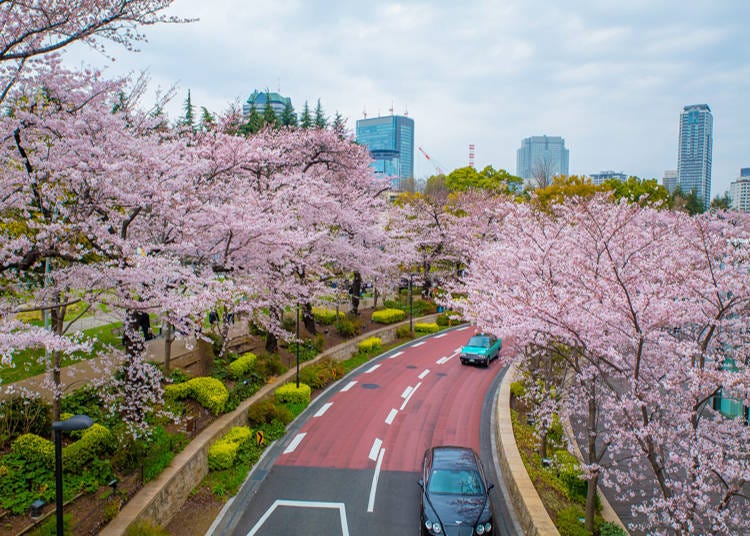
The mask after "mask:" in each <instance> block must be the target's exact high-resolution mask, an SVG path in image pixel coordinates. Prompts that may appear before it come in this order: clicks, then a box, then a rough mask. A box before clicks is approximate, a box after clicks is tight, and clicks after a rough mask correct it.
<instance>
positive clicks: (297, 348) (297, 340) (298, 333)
mask: <svg viewBox="0 0 750 536" xmlns="http://www.w3.org/2000/svg"><path fill="white" fill-rule="evenodd" d="M299 342H300V341H299V302H297V389H299Z"/></svg>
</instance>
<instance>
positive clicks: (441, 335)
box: [433, 333, 448, 339]
mask: <svg viewBox="0 0 750 536" xmlns="http://www.w3.org/2000/svg"><path fill="white" fill-rule="evenodd" d="M446 335H448V334H447V333H441V334H440V335H435V336H434V337H433V339H442V338H443V337H445V336H446Z"/></svg>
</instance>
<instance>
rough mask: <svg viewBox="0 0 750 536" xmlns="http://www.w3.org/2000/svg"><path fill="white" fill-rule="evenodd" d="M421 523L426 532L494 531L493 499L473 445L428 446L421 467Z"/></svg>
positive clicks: (469, 534) (433, 535) (463, 534)
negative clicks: (491, 499)
mask: <svg viewBox="0 0 750 536" xmlns="http://www.w3.org/2000/svg"><path fill="white" fill-rule="evenodd" d="M419 486H420V487H421V488H422V497H421V501H420V507H421V508H420V514H419V515H420V526H421V534H422V535H423V536H438V535H441V536H442V535H443V534H445V535H446V536H474V535H477V536H482V535H486V534H492V527H493V518H492V502H491V501H490V490H491V489H492V488H493V485H492V484H489V483H487V480H486V478H485V476H484V469H483V468H482V462H481V461H480V460H479V456H477V454H476V453H475V452H474V451H473V450H472V449H470V448H466V447H453V446H440V447H432V448H430V449H427V451H426V452H425V455H424V465H423V467H422V479H421V480H420V481H419Z"/></svg>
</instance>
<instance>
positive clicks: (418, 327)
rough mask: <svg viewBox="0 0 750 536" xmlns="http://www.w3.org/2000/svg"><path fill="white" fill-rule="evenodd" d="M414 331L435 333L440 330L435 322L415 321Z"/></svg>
mask: <svg viewBox="0 0 750 536" xmlns="http://www.w3.org/2000/svg"><path fill="white" fill-rule="evenodd" d="M414 331H417V332H419V333H435V332H436V331H440V326H438V325H437V323H436V322H417V323H416V324H414Z"/></svg>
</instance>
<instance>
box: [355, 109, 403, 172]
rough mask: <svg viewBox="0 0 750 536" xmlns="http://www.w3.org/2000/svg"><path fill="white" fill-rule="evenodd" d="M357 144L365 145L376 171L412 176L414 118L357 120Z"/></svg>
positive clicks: (391, 116)
mask: <svg viewBox="0 0 750 536" xmlns="http://www.w3.org/2000/svg"><path fill="white" fill-rule="evenodd" d="M356 135H357V143H360V144H362V145H365V146H366V147H367V148H368V149H369V151H370V155H371V156H372V158H373V159H374V160H375V162H373V164H372V167H373V168H374V169H375V172H376V173H382V174H383V175H385V176H387V177H393V178H394V179H396V180H395V181H394V185H395V186H398V179H406V178H410V177H414V120H413V119H412V118H411V117H406V116H402V115H388V116H384V117H370V118H365V119H359V120H358V121H357V133H356Z"/></svg>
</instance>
